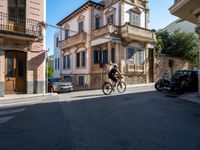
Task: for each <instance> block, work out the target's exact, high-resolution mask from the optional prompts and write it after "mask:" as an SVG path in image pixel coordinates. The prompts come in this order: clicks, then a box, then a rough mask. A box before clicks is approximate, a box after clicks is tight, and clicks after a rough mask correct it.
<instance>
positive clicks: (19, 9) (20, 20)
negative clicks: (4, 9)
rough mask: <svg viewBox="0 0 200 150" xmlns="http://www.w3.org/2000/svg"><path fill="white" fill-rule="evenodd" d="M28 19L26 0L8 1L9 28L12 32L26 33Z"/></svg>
mask: <svg viewBox="0 0 200 150" xmlns="http://www.w3.org/2000/svg"><path fill="white" fill-rule="evenodd" d="M25 18H26V0H8V21H9V22H8V28H9V30H11V31H17V32H22V33H23V32H24V31H25V23H26V22H25Z"/></svg>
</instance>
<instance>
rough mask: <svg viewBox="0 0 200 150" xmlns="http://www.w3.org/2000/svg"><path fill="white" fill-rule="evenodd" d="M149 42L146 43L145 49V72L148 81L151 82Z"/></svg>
mask: <svg viewBox="0 0 200 150" xmlns="http://www.w3.org/2000/svg"><path fill="white" fill-rule="evenodd" d="M148 50H149V49H148V44H145V50H144V52H145V53H144V72H145V74H146V83H149V51H148Z"/></svg>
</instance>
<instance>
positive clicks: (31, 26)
mask: <svg viewBox="0 0 200 150" xmlns="http://www.w3.org/2000/svg"><path fill="white" fill-rule="evenodd" d="M0 33H6V34H13V35H19V36H29V37H33V38H36V37H39V36H40V33H41V31H40V27H39V22H38V21H36V20H32V19H27V18H25V19H24V18H19V17H11V16H9V15H8V14H5V13H2V12H0Z"/></svg>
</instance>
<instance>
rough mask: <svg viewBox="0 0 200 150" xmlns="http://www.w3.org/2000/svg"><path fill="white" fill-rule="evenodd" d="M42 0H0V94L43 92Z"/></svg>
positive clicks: (44, 55) (43, 0)
mask: <svg viewBox="0 0 200 150" xmlns="http://www.w3.org/2000/svg"><path fill="white" fill-rule="evenodd" d="M45 19H46V0H1V3H0V96H4V95H5V94H18V93H27V94H31V93H44V92H45V79H46V73H45V72H46V71H45V70H46V68H45V67H46V66H45V64H46V52H45V49H46V47H45V39H44V38H43V37H44V34H45V28H44V27H45V26H44V22H45V21H46V20H45Z"/></svg>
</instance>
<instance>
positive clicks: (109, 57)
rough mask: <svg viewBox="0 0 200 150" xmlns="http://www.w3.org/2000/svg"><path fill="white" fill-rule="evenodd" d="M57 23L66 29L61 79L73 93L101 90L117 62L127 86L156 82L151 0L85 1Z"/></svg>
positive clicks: (60, 44) (61, 41)
mask: <svg viewBox="0 0 200 150" xmlns="http://www.w3.org/2000/svg"><path fill="white" fill-rule="evenodd" d="M57 25H58V26H60V27H61V28H62V29H63V30H62V32H61V35H60V39H59V41H60V42H59V44H58V45H59V48H60V49H61V55H60V75H61V76H62V77H64V78H65V79H67V80H72V82H73V84H74V87H75V89H95V88H100V87H101V82H102V81H104V80H108V77H107V76H108V75H107V74H108V72H109V70H110V68H111V67H112V65H113V64H117V65H118V66H119V68H120V71H121V72H122V74H123V75H124V76H125V81H126V83H127V84H138V83H148V82H152V81H153V70H154V69H153V48H154V42H155V39H154V38H155V33H154V31H153V30H149V8H148V0H103V1H101V2H99V3H96V2H93V1H87V2H86V3H85V4H83V5H82V6H80V7H79V8H78V9H76V10H75V11H73V12H72V13H71V14H69V15H68V16H67V17H65V18H64V19H63V20H61V21H60V22H59V23H58V24H57ZM149 58H151V59H149ZM100 63H102V64H104V65H103V66H104V68H103V69H102V70H101V69H100V67H99V64H100ZM101 72H102V74H103V75H102V76H103V79H102V80H101Z"/></svg>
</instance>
